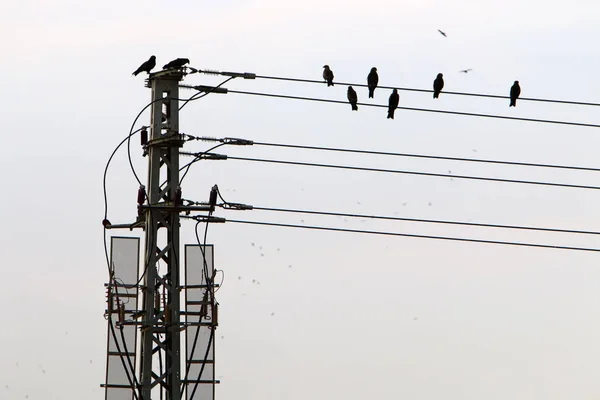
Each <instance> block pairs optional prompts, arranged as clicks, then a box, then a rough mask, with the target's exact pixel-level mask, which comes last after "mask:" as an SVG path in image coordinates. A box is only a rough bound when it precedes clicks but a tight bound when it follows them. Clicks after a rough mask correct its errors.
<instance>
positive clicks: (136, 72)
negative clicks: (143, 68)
mask: <svg viewBox="0 0 600 400" xmlns="http://www.w3.org/2000/svg"><path fill="white" fill-rule="evenodd" d="M139 73H140V71H135V72H134V73H133V74H132V75H133V76H137V74H139Z"/></svg>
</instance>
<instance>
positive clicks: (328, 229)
mask: <svg viewBox="0 0 600 400" xmlns="http://www.w3.org/2000/svg"><path fill="white" fill-rule="evenodd" d="M226 222H231V223H238V224H250V225H263V226H274V227H284V228H298V229H309V230H320V231H332V232H347V233H361V234H370V235H383V236H399V237H409V238H420V239H436V240H451V241H458V242H471V243H485V244H497V245H508V246H523V247H535V248H543V249H555V250H571V251H587V252H600V249H597V248H588V247H571V246H555V245H548V244H538V243H527V242H508V241H497V240H484V239H472V238H462V237H451V236H435V235H418V234H410V233H400V232H387V231H369V230H362V229H346V228H334V227H327V226H315V225H296V224H283V223H275V222H263V221H247V220H235V219H227V220H226Z"/></svg>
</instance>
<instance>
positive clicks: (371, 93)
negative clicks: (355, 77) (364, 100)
mask: <svg viewBox="0 0 600 400" xmlns="http://www.w3.org/2000/svg"><path fill="white" fill-rule="evenodd" d="M374 96H375V88H369V98H370V99H372V98H373V97H374Z"/></svg>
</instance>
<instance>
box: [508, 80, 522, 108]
mask: <svg viewBox="0 0 600 400" xmlns="http://www.w3.org/2000/svg"><path fill="white" fill-rule="evenodd" d="M520 95H521V86H519V81H515V83H513V85H512V87H511V88H510V105H509V107H516V106H517V99H518V98H519V96H520Z"/></svg>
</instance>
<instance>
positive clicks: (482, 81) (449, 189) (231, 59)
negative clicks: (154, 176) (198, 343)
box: [0, 0, 600, 400]
mask: <svg viewBox="0 0 600 400" xmlns="http://www.w3.org/2000/svg"><path fill="white" fill-rule="evenodd" d="M599 18H600V3H598V2H597V1H591V0H589V1H585V0H574V1H570V2H554V1H550V2H548V1H541V0H528V1H526V2H523V1H516V0H507V1H502V2H497V1H494V2H491V1H487V0H484V1H481V0H478V1H475V0H464V1H460V2H447V1H435V0H420V1H391V0H389V1H388V0H384V1H378V2H376V3H375V2H368V1H358V0H354V1H348V0H346V1H341V0H340V1H338V0H329V1H316V0H303V1H299V2H293V3H292V2H289V1H285V0H279V1H277V0H255V1H246V2H243V1H233V0H231V1H218V2H208V1H179V2H160V1H145V2H142V1H121V2H115V1H104V2H81V1H64V0H57V1H53V2H46V1H39V0H37V1H34V0H23V1H18V2H17V1H13V2H8V1H2V2H1V4H0V36H1V37H2V38H3V40H1V41H0V51H1V53H2V55H3V57H2V63H1V67H0V70H1V72H2V93H3V96H2V97H1V99H0V108H1V109H2V116H3V118H2V126H3V136H4V138H5V139H4V143H3V144H4V151H3V157H2V161H0V162H1V163H2V171H3V173H2V178H3V179H2V181H3V183H4V185H5V186H4V187H5V191H4V192H5V194H4V200H3V203H2V204H3V207H2V208H1V211H0V213H1V219H2V222H3V226H4V229H2V230H1V231H0V239H1V242H2V244H3V245H2V250H3V269H2V270H3V272H4V275H3V279H2V286H1V288H2V289H1V293H2V294H1V297H0V298H1V300H2V305H3V322H2V326H3V327H4V328H3V329H2V330H1V331H0V341H1V342H2V343H3V344H4V349H3V353H2V356H1V357H0V398H1V399H11V400H12V399H22V398H25V396H28V398H29V399H31V400H33V399H44V400H54V399H56V400H75V399H81V398H86V399H98V400H99V399H103V390H102V389H100V388H99V384H100V383H102V382H103V380H104V368H105V351H106V321H105V320H104V319H103V317H102V314H103V312H104V307H105V303H104V288H103V284H104V282H106V281H107V273H106V266H105V263H104V256H103V247H102V226H101V221H102V215H103V201H102V186H101V183H102V173H103V169H104V166H105V163H106V161H107V159H108V157H109V155H110V153H111V152H112V150H113V149H114V147H115V146H116V145H117V144H118V143H119V141H121V140H122V139H123V138H124V137H125V136H126V135H127V133H128V131H129V128H130V126H131V123H132V121H133V119H134V117H135V116H136V115H137V113H138V112H139V110H140V109H141V108H142V107H143V106H145V105H146V104H147V103H148V102H149V101H150V91H149V89H147V88H145V87H144V82H143V80H144V77H143V76H141V75H140V76H138V77H132V76H131V73H132V72H133V71H134V70H135V68H137V66H138V65H139V64H140V63H141V62H143V61H144V60H146V59H147V58H148V57H149V56H150V55H151V54H155V55H156V57H157V64H158V65H159V66H162V65H163V64H164V63H166V62H168V61H169V60H171V59H173V58H176V57H187V58H189V59H190V60H191V65H193V66H195V67H197V68H207V69H219V70H227V71H239V72H245V71H249V72H255V73H258V74H263V75H279V76H291V77H299V78H307V79H320V77H321V71H322V66H323V65H324V64H329V65H330V66H331V68H332V69H333V71H334V73H335V76H336V80H340V81H344V82H358V83H363V82H366V76H367V74H368V72H369V70H370V68H371V67H373V66H376V67H377V68H378V70H379V76H380V84H381V85H386V86H400V87H417V88H425V89H429V88H430V87H431V84H432V81H433V79H434V78H435V76H436V74H437V73H439V72H442V73H444V78H445V81H446V86H445V89H446V90H448V91H468V92H478V93H491V94H500V95H508V91H509V88H510V86H511V85H512V83H513V81H514V80H517V79H518V80H519V81H520V82H521V88H522V96H523V97H539V98H555V99H567V100H580V101H592V102H598V93H600V80H599V79H598V76H597V74H598V72H597V71H598V70H599V69H600V49H599V47H598V45H597V38H598V37H599V35H600V26H599V25H598V20H599ZM437 29H441V30H443V31H445V32H446V33H447V35H448V37H447V38H444V37H442V36H441V35H440V34H438V32H437ZM465 68H473V71H472V72H470V73H469V74H460V73H458V71H459V70H461V69H465ZM218 82H219V80H218V79H217V78H216V77H213V76H203V75H192V76H189V77H187V78H186V79H185V81H184V83H186V84H207V85H212V84H216V83H218ZM227 87H228V88H230V89H238V90H249V91H264V92H273V93H285V94H292V95H304V96H311V97H322V98H331V99H340V100H345V98H346V87H344V86H341V85H336V86H334V87H333V88H327V87H326V86H325V85H322V86H321V85H309V84H297V83H290V82H270V81H264V80H255V81H242V80H235V81H232V82H231V83H230V84H227ZM357 91H358V96H359V101H360V102H367V101H368V100H367V99H366V97H367V96H366V94H367V93H366V89H364V88H359V89H357ZM183 94H184V95H185V94H189V95H191V94H193V92H189V93H187V92H183ZM388 96H389V91H385V90H377V91H376V92H375V99H373V100H371V101H373V102H375V103H379V104H386V103H387V98H388ZM400 105H401V106H407V107H423V108H439V109H443V110H455V111H464V112H482V113H489V114H500V115H512V116H519V117H528V118H550V119H557V120H567V121H579V122H588V123H600V120H599V119H598V115H599V114H598V109H597V108H593V107H587V108H586V107H577V106H567V105H556V104H545V103H532V102H525V101H520V102H518V103H517V107H516V108H510V109H509V108H508V100H504V99H501V100H495V99H480V98H470V97H469V98H467V97H457V96H450V95H445V94H444V93H442V94H441V96H440V98H439V99H438V100H435V101H434V100H433V99H432V98H431V94H430V93H413V92H400ZM385 114H386V110H385V109H378V108H370V107H360V108H359V111H358V112H352V111H351V110H350V105H336V104H325V103H309V102H300V101H293V100H284V99H268V98H259V97H249V96H243V95H236V94H228V95H211V96H208V97H206V98H204V99H202V100H199V101H197V102H194V103H192V104H189V105H188V106H186V108H185V109H184V110H183V111H182V113H181V115H180V121H181V124H180V126H181V130H182V131H183V132H186V133H190V134H193V135H198V136H202V135H207V136H214V137H224V136H234V137H244V138H248V139H252V140H256V141H264V142H283V143H293V144H306V145H317V146H334V147H347V148H361V149H367V150H383V151H396V152H407V153H419V154H432V155H444V156H454V157H478V158H486V159H500V160H512V161H524V162H542V163H551V164H567V165H584V166H591V167H594V166H595V167H600V162H598V160H597V157H598V154H597V153H598V148H599V146H600V130H598V129H594V128H579V127H565V126H557V125H547V124H535V123H528V122H515V121H503V120H493V119H478V118H471V117H459V116H452V115H442V114H433V113H416V112H411V111H403V110H398V111H397V112H396V119H395V120H393V121H392V120H387V119H386V118H385ZM148 123H149V114H148V113H145V114H144V115H143V116H142V118H141V119H140V121H139V125H138V126H141V124H148ZM138 143H139V141H138V140H137V138H136V139H135V140H134V141H133V142H132V144H133V146H132V149H133V159H134V163H135V166H136V168H137V171H138V172H139V173H140V174H141V175H142V176H143V177H144V178H143V179H144V180H145V168H146V164H145V162H146V159H145V158H142V157H141V152H140V149H139V147H138ZM185 149H186V150H188V151H199V150H203V149H205V147H204V144H203V143H190V144H188V145H186V148H185ZM220 152H222V153H226V154H229V155H238V156H244V157H258V158H268V157H271V158H281V159H293V160H302V161H315V162H325V163H338V164H346V165H361V166H367V167H378V168H389V169H408V170H419V171H430V172H437V173H447V172H448V171H452V173H453V174H465V175H480V176H494V177H502V178H511V179H530V180H544V181H559V182H569V183H576V184H587V185H598V181H599V179H598V175H594V174H592V173H583V172H560V171H553V170H530V169H526V168H523V167H513V168H508V167H501V166H480V165H475V164H465V163H457V162H448V161H437V162H434V161H426V160H414V159H404V158H392V157H369V156H360V155H348V154H328V153H318V152H309V151H299V150H285V149H271V148H265V147H258V146H254V147H243V148H228V147H225V148H222V149H220ZM108 180H109V181H108V190H109V218H110V220H111V221H112V222H113V223H119V222H127V221H130V220H132V219H133V218H134V217H135V212H136V209H135V199H136V193H137V183H136V181H135V179H134V178H133V176H132V174H131V171H130V169H129V166H128V163H127V155H126V153H125V152H123V151H121V152H119V153H118V155H117V156H116V158H115V161H114V163H113V164H112V166H111V169H110V172H109V176H108ZM214 184H218V185H219V187H220V189H221V192H222V193H223V195H224V196H225V198H226V199H227V200H228V201H233V202H241V203H246V204H253V205H257V206H272V207H283V208H286V207H289V208H305V209H319V210H328V211H341V212H354V213H365V214H379V215H390V216H393V215H398V216H405V217H413V218H431V219H449V220H460V221H473V222H483V223H503V224H518V225H534V226H546V227H556V228H567V229H569V228H571V229H586V230H598V220H599V218H600V213H599V212H598V211H597V210H598V207H597V205H598V202H599V201H598V200H600V199H599V198H598V194H597V193H595V192H594V191H585V190H577V189H561V188H553V187H536V186H523V185H511V184H506V183H494V182H477V181H467V180H459V179H453V180H450V179H444V178H433V177H417V176H411V175H396V174H375V173H368V172H355V171H337V170H325V169H312V168H307V167H294V166H274V165H267V164H259V163H247V162H246V163H245V162H241V161H234V160H230V161H218V162H216V161H213V162H209V161H206V162H205V161H203V162H201V163H198V164H196V166H195V167H194V168H193V169H192V171H191V172H190V174H189V175H188V177H187V178H186V180H185V181H184V185H183V195H184V197H185V198H190V199H196V200H199V201H202V200H206V199H207V197H208V193H209V190H210V187H211V186H212V185H214ZM216 215H217V216H222V217H226V218H232V219H254V220H260V221H274V222H288V223H298V224H300V223H305V224H307V225H308V224H315V225H326V226H337V227H348V228H354V229H370V230H387V231H394V232H406V233H416V234H431V235H447V236H461V237H471V238H484V239H491V240H517V241H528V242H537V243H550V244H561V245H572V246H581V247H596V248H600V242H599V241H598V239H597V238H596V237H593V236H592V237H585V236H582V235H580V236H575V237H571V236H568V235H550V234H541V233H524V232H511V231H500V230H484V229H467V228H465V227H461V228H457V227H449V226H439V225H428V226H424V225H418V224H410V223H400V222H376V221H371V220H367V221H361V220H357V221H352V220H349V221H347V222H346V221H344V219H343V218H326V217H319V216H298V215H278V214H272V213H266V212H259V211H245V212H241V213H234V212H224V211H218V212H217V213H216ZM301 220H303V221H304V222H301ZM117 233H118V234H123V233H124V234H130V233H129V232H117ZM136 233H137V232H134V233H131V234H132V235H133V234H136ZM182 240H183V242H185V243H194V242H195V239H194V235H193V225H192V224H189V223H188V224H184V225H183V227H182ZM208 242H209V243H213V244H214V245H215V262H216V267H217V268H218V269H223V270H224V271H225V282H224V285H223V288H222V290H220V291H219V293H218V294H219V297H218V300H219V303H220V304H221V307H220V312H221V313H220V317H221V321H220V325H219V328H218V331H217V337H218V343H217V355H216V357H217V364H216V365H217V374H216V375H217V377H218V378H219V379H220V380H221V381H222V384H221V385H220V386H219V387H218V392H217V398H218V399H220V400H227V399H238V398H241V397H242V396H243V397H244V398H245V399H248V400H254V399H288V400H299V399H305V398H311V399H332V398H343V399H346V400H358V399H364V398H371V399H399V398H403V399H412V400H428V399H434V398H435V399H439V398H444V399H448V400H482V399H486V400H495V399H498V400H500V399H503V400H504V399H507V398H511V399H544V400H558V399H574V398H576V399H582V400H583V399H595V398H597V397H598V395H599V394H600V379H599V378H600V372H599V370H598V359H599V358H600V345H599V344H598V337H600V323H599V322H598V312H599V311H600V310H599V308H600V301H599V298H598V289H599V287H600V267H599V262H598V261H599V260H600V258H599V257H600V256H599V255H598V254H594V253H581V252H567V251H559V250H543V249H529V248H516V247H508V246H495V245H482V244H469V243H457V242H445V241H433V240H424V239H410V238H392V237H380V236H373V235H368V236H367V235H355V234H348V233H332V232H316V231H305V230H293V229H286V228H270V227H256V226H245V225H236V224H220V225H212V226H210V227H209V233H208ZM251 243H255V246H252V245H251ZM259 247H262V249H259ZM261 253H262V254H263V255H262V256H261ZM290 266H291V267H290ZM238 277H240V279H238ZM253 279H254V280H257V281H259V282H260V285H258V284H256V283H254V284H253V283H252V280H253ZM272 313H275V314H274V315H273V316H272V315H271V314H272Z"/></svg>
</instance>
